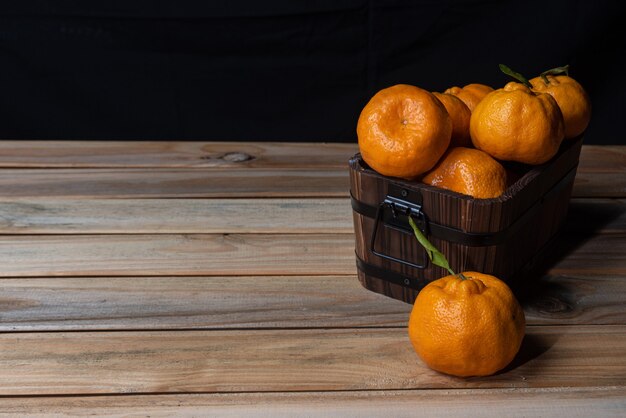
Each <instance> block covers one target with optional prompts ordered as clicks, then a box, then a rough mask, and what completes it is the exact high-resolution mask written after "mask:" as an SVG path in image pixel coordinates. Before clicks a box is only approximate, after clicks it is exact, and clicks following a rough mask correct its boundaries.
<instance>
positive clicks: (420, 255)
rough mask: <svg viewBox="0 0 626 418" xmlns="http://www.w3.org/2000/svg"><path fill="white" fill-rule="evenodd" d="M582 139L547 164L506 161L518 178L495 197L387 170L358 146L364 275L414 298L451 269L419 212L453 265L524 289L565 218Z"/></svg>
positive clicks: (357, 213) (368, 282)
mask: <svg viewBox="0 0 626 418" xmlns="http://www.w3.org/2000/svg"><path fill="white" fill-rule="evenodd" d="M581 147H582V137H579V138H577V139H574V140H565V141H564V142H563V143H562V145H561V148H560V149H559V152H558V154H557V155H556V156H555V157H554V158H553V159H551V160H550V161H549V162H547V163H545V164H542V165H539V166H527V165H522V164H515V163H513V164H511V163H505V164H504V166H505V168H506V169H507V174H508V175H509V180H510V185H509V187H508V188H507V190H506V191H505V192H504V194H503V195H502V196H500V197H498V198H495V199H474V198H472V197H470V196H466V195H463V194H459V193H455V192H451V191H448V190H444V189H440V188H437V187H433V186H429V185H427V184H423V183H421V182H418V181H407V180H403V179H398V178H392V177H386V176H383V175H381V174H378V173H377V172H375V171H374V170H372V169H371V168H369V167H368V166H367V164H366V163H365V162H364V161H363V160H362V158H361V155H360V154H356V155H355V156H354V157H353V158H351V159H350V194H351V201H352V209H353V218H354V231H355V239H356V245H355V249H356V251H355V252H356V264H357V270H358V277H359V281H360V282H361V284H362V285H363V286H364V287H365V288H367V289H369V290H372V291H374V292H377V293H382V294H384V295H387V296H389V297H392V298H394V299H399V300H402V301H404V302H407V303H413V302H414V301H415V298H416V297H417V294H418V293H419V291H420V290H421V289H422V288H423V287H424V286H425V285H426V284H428V283H429V282H431V281H433V280H436V279H438V278H440V277H443V276H446V275H448V274H449V273H448V272H447V271H446V270H445V269H443V268H441V267H437V266H435V265H433V264H432V263H431V262H430V260H429V259H428V256H427V254H426V251H425V250H424V248H423V247H422V246H421V245H420V244H419V243H418V242H417V239H416V238H415V236H414V235H413V232H412V230H411V227H410V226H409V223H408V215H411V217H412V218H413V219H414V220H415V223H416V224H417V225H418V227H419V228H420V229H421V230H422V232H424V234H425V235H426V236H427V237H428V239H429V241H430V242H432V243H433V244H434V245H435V247H437V248H438V249H439V250H440V251H441V252H442V253H443V254H444V255H445V256H446V258H447V259H448V261H449V263H450V267H451V268H452V270H454V271H455V272H463V271H478V272H482V273H487V274H491V275H494V276H496V277H498V278H500V279H502V280H504V281H505V282H506V283H507V284H508V285H509V286H510V287H511V288H512V289H513V290H514V291H516V292H519V291H520V288H521V287H522V286H523V285H524V284H525V283H526V281H527V280H531V279H532V273H533V270H534V267H535V266H536V265H537V264H538V263H539V262H541V259H542V258H543V257H544V256H545V255H546V254H545V253H546V252H547V251H546V248H547V247H548V244H549V243H550V241H551V240H552V239H553V238H554V236H555V235H556V233H557V232H558V231H559V229H560V228H561V226H562V225H563V222H564V221H565V217H566V215H567V209H568V206H569V199H570V194H571V191H572V186H573V184H574V177H575V176H576V168H577V167H578V159H579V157H580V150H581ZM511 180H512V181H511Z"/></svg>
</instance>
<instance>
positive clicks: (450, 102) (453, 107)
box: [433, 92, 472, 147]
mask: <svg viewBox="0 0 626 418" xmlns="http://www.w3.org/2000/svg"><path fill="white" fill-rule="evenodd" d="M433 94H434V95H435V97H436V98H437V99H439V101H440V102H441V103H443V105H444V107H445V108H446V111H447V112H448V115H450V119H451V120H452V138H451V139H450V146H451V147H471V146H472V139H471V138H470V133H469V122H470V117H471V116H472V112H471V111H470V110H469V107H467V105H466V104H465V103H463V101H462V100H461V99H459V98H458V97H456V96H454V95H452V94H447V93H437V92H433Z"/></svg>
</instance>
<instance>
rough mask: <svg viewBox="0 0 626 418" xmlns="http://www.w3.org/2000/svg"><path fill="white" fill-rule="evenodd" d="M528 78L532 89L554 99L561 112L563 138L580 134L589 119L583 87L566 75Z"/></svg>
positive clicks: (587, 103) (587, 99) (589, 114)
mask: <svg viewBox="0 0 626 418" xmlns="http://www.w3.org/2000/svg"><path fill="white" fill-rule="evenodd" d="M546 80H547V83H546V81H544V80H543V79H542V78H541V77H535V78H533V79H531V80H530V84H532V86H533V90H534V91H536V92H541V93H548V94H549V95H550V96H552V97H553V98H554V100H556V103H557V104H558V105H559V108H560V109H561V113H562V114H563V122H564V125H565V138H566V139H570V138H575V137H577V136H578V135H580V134H582V133H583V131H584V130H585V129H586V128H587V125H589V121H590V120H591V101H590V100H589V96H587V93H586V92H585V90H584V89H583V87H582V86H581V85H580V84H579V83H578V82H577V81H576V80H574V79H573V78H571V77H569V76H567V75H556V76H554V75H547V76H546Z"/></svg>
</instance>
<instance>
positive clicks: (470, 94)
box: [444, 83, 493, 112]
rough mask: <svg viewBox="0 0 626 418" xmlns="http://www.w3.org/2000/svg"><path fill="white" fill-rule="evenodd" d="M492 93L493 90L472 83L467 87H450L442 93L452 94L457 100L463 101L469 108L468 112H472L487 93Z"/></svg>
mask: <svg viewBox="0 0 626 418" xmlns="http://www.w3.org/2000/svg"><path fill="white" fill-rule="evenodd" d="M492 91H493V88H491V87H489V86H486V85H484V84H479V83H472V84H468V85H467V86H465V87H463V88H461V87H450V88H449V89H447V90H446V91H445V92H444V93H447V94H452V95H454V96H457V97H458V98H459V99H461V100H462V101H463V103H465V104H466V105H467V107H468V108H469V110H470V112H473V111H474V108H476V106H477V105H478V103H480V101H481V100H482V99H483V98H484V97H485V96H486V95H488V94H489V93H491V92H492Z"/></svg>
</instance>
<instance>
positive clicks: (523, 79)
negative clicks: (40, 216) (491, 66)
mask: <svg viewBox="0 0 626 418" xmlns="http://www.w3.org/2000/svg"><path fill="white" fill-rule="evenodd" d="M498 66H499V67H500V71H502V72H503V73H504V74H506V75H509V76H511V77H513V78H514V79H516V80H517V81H519V82H520V83H522V84H523V85H525V86H526V87H528V88H529V89H532V88H533V85H532V84H530V81H528V79H527V78H526V77H524V76H523V75H521V74H520V73H518V72H516V71H513V70H511V69H510V68H509V67H507V66H506V65H504V64H498Z"/></svg>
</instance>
